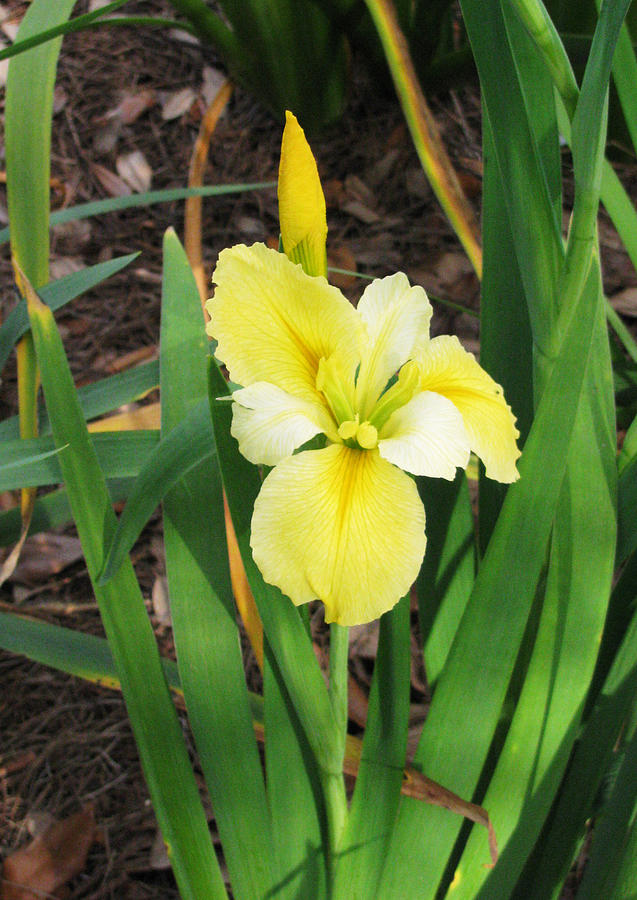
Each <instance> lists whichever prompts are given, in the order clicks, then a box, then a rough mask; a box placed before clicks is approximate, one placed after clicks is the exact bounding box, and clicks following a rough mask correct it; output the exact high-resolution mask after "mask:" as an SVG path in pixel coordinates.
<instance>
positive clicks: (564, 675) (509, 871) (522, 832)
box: [450, 284, 616, 900]
mask: <svg viewBox="0 0 637 900" xmlns="http://www.w3.org/2000/svg"><path fill="white" fill-rule="evenodd" d="M598 290H599V300H598V307H597V311H596V325H595V331H596V333H595V337H594V343H593V352H592V353H591V355H590V359H589V367H588V373H587V378H586V383H585V392H584V396H583V398H582V399H583V402H582V403H581V404H580V407H579V410H578V414H577V419H576V423H575V428H574V432H573V440H572V443H571V447H570V451H569V459H568V466H567V472H566V477H565V481H564V486H563V489H562V494H561V497H560V502H559V504H558V508H557V515H556V519H555V525H554V528H553V536H552V546H551V559H550V566H549V571H548V578H547V587H546V593H545V598H544V605H543V609H542V614H541V619H540V624H539V629H538V633H537V637H536V640H535V645H534V648H533V654H532V657H531V661H530V663H529V667H528V671H527V674H526V678H525V681H524V686H523V690H522V693H521V695H520V698H519V700H518V702H517V704H516V708H515V713H514V716H513V720H512V723H511V726H510V728H509V731H508V734H507V738H506V742H505V744H504V747H503V749H502V752H501V754H500V756H499V759H498V762H497V765H496V768H495V772H494V774H493V776H492V778H491V781H490V783H489V787H488V790H487V792H486V795H485V797H484V799H483V800H482V801H481V802H482V804H483V805H484V806H485V807H486V808H487V809H488V810H489V814H490V816H491V817H492V819H493V821H494V823H495V825H496V828H497V836H498V844H499V847H500V858H499V860H498V864H497V866H496V867H495V868H494V869H493V870H489V869H485V868H484V866H483V865H482V863H483V862H484V860H485V858H488V856H487V853H488V847H487V845H486V841H485V840H484V838H483V833H482V829H474V830H473V832H472V834H471V837H470V839H469V841H468V843H467V846H466V848H465V852H464V853H463V856H462V858H461V860H460V862H459V863H458V866H457V868H456V883H457V885H458V887H457V889H455V890H452V891H451V892H450V894H451V896H453V897H456V896H457V897H459V898H460V897H462V898H472V900H473V898H476V897H481V898H483V897H484V898H485V900H487V898H489V897H497V896H501V895H502V894H503V893H504V894H505V893H506V892H507V890H508V888H509V886H510V885H512V884H514V883H515V881H516V880H517V878H518V877H519V874H520V872H521V870H522V867H523V865H524V861H525V859H526V858H527V856H528V854H529V853H530V852H531V850H532V848H533V845H534V843H535V841H536V840H537V837H538V835H539V833H540V830H541V827H542V825H543V823H544V820H545V818H546V816H547V815H548V813H549V810H550V808H551V805H552V803H553V801H554V799H555V796H556V794H557V791H558V788H559V784H560V781H561V779H562V776H563V774H564V770H565V768H566V765H567V763H568V760H569V757H570V753H571V749H572V746H573V742H574V740H575V738H576V737H577V733H578V728H579V724H580V718H581V715H582V712H583V709H584V703H585V700H586V696H587V693H588V688H589V685H590V681H591V678H592V675H593V672H594V669H595V662H596V659H597V654H598V650H599V643H600V639H601V634H602V630H603V627H604V619H605V616H606V609H607V606H608V598H609V593H610V586H611V579H612V575H613V559H614V543H615V532H616V519H615V502H614V501H615V497H614V491H613V488H614V486H615V452H614V435H615V429H614V417H613V396H612V382H611V372H610V359H609V351H608V339H607V335H606V327H605V321H604V317H603V307H602V303H601V299H602V295H601V284H599V288H598ZM591 434H595V435H597V436H598V437H597V443H596V445H597V448H598V452H596V453H591Z"/></svg>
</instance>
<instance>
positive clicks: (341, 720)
mask: <svg viewBox="0 0 637 900" xmlns="http://www.w3.org/2000/svg"><path fill="white" fill-rule="evenodd" d="M348 653H349V628H347V627H343V626H342V625H337V624H336V622H332V624H331V625H330V688H329V694H330V700H331V703H332V709H333V710H334V718H335V719H336V722H337V728H338V733H339V739H340V746H341V748H342V751H343V753H344V752H345V737H346V734H347V718H348V716H347V659H348Z"/></svg>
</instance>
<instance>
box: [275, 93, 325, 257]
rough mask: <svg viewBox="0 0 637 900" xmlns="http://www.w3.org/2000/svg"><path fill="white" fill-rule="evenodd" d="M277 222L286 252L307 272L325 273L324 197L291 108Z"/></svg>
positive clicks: (283, 150) (280, 173)
mask: <svg viewBox="0 0 637 900" xmlns="http://www.w3.org/2000/svg"><path fill="white" fill-rule="evenodd" d="M278 194H279V223H280V226H281V240H282V241H283V249H284V251H285V253H286V255H287V256H288V257H289V258H290V259H291V260H292V261H293V262H297V263H301V265H302V266H303V269H304V270H305V271H306V272H307V273H308V275H327V256H326V252H325V241H326V238H327V219H326V215H325V197H324V196H323V189H322V188H321V182H320V179H319V174H318V170H317V168H316V162H315V161H314V157H313V156H312V151H311V150H310V146H309V144H308V142H307V141H306V139H305V133H304V131H303V129H302V128H301V126H300V125H299V123H298V122H297V120H296V117H295V116H293V115H292V113H291V112H289V111H286V113H285V128H284V130H283V140H282V142H281V162H280V163H279V190H278Z"/></svg>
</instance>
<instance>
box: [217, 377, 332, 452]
mask: <svg viewBox="0 0 637 900" xmlns="http://www.w3.org/2000/svg"><path fill="white" fill-rule="evenodd" d="M233 400H234V403H233V406H232V429H231V433H232V436H233V437H234V438H236V439H237V441H238V442H239V450H240V451H241V453H242V454H243V456H245V458H246V459H249V460H250V462H252V463H257V464H263V465H266V466H275V465H276V464H277V463H278V462H280V461H281V460H282V459H285V457H286V456H290V455H291V454H292V453H293V452H294V451H295V450H296V449H297V447H300V446H301V445H302V444H304V443H305V442H306V441H309V440H310V438H313V437H314V436H315V435H317V434H321V433H324V434H327V435H328V436H330V437H331V438H332V439H333V440H338V436H337V434H336V428H335V426H334V422H333V420H332V417H331V416H330V414H329V412H328V411H327V409H326V408H325V407H324V406H322V405H321V404H320V403H319V401H318V400H316V401H309V400H304V399H302V398H300V397H294V396H292V394H288V393H287V392H286V391H282V390H281V388H278V387H276V386H275V385H273V384H268V382H266V381H257V382H256V383H255V384H252V385H250V386H249V387H247V388H241V389H240V390H238V391H235V392H234V394H233Z"/></svg>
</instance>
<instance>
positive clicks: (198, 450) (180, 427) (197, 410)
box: [100, 398, 216, 584]
mask: <svg viewBox="0 0 637 900" xmlns="http://www.w3.org/2000/svg"><path fill="white" fill-rule="evenodd" d="M215 459H216V450H215V444H214V435H213V434H212V431H211V428H210V408H209V405H208V399H207V398H205V399H204V400H203V401H200V402H198V403H197V404H195V405H194V406H192V407H191V408H190V409H189V410H188V412H187V413H185V415H184V417H183V419H182V420H181V421H180V422H179V424H177V425H175V426H174V428H172V429H171V430H170V432H169V433H168V434H167V435H166V436H165V437H164V438H163V439H162V440H160V442H159V444H157V446H156V447H155V449H154V450H153V452H152V453H151V454H150V455H149V456H148V457H147V458H146V459H145V461H144V464H143V465H142V467H141V468H140V470H139V474H138V476H137V479H136V481H135V484H134V485H133V488H132V490H131V492H130V495H129V498H128V502H127V504H126V506H125V507H124V511H123V513H122V515H121V516H120V519H119V522H118V524H117V530H116V531H115V534H114V535H113V539H112V541H111V543H110V545H109V546H108V547H107V548H105V549H106V552H105V562H104V569H103V571H102V573H101V574H100V584H106V582H107V581H108V580H109V579H110V578H112V576H113V575H114V574H115V572H117V570H118V569H119V567H120V566H121V564H122V563H123V562H124V560H125V559H126V557H127V556H128V553H129V552H130V550H131V548H132V546H133V544H134V543H135V541H136V540H137V538H138V537H139V535H140V534H141V532H142V529H143V528H144V526H145V525H146V523H147V522H148V520H149V518H150V517H151V516H152V514H153V512H154V511H155V510H156V509H157V507H158V506H159V504H160V503H161V501H162V500H163V499H164V497H165V495H166V493H167V492H168V491H169V490H171V489H172V488H173V487H175V485H176V484H177V483H178V482H179V481H180V480H181V479H182V477H185V476H186V475H187V474H188V473H189V472H190V471H191V470H192V469H194V468H196V467H197V466H201V465H202V464H205V466H206V468H207V469H208V470H212V471H213V472H214V466H215V464H216V463H215Z"/></svg>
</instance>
